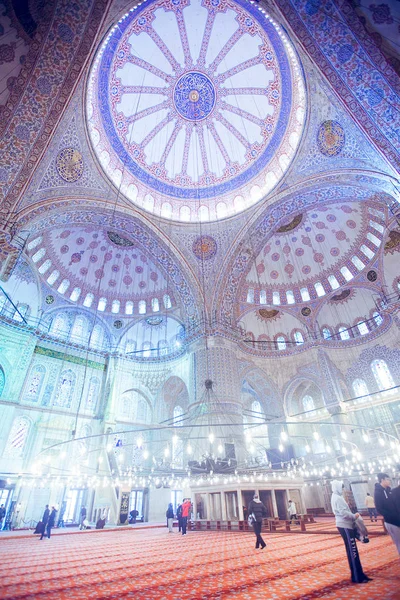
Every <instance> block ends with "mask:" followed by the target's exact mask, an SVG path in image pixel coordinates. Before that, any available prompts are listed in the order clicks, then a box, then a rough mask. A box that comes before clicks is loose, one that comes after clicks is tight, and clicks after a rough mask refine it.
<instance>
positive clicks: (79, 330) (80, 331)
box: [71, 315, 88, 343]
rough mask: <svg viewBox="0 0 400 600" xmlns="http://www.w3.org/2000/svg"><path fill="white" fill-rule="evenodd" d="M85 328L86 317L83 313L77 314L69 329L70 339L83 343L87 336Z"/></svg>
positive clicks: (86, 326) (86, 328) (86, 325)
mask: <svg viewBox="0 0 400 600" xmlns="http://www.w3.org/2000/svg"><path fill="white" fill-rule="evenodd" d="M87 330H88V322H87V319H86V318H85V317H84V316H83V315H77V316H76V317H75V321H74V324H73V326H72V330H71V340H72V341H73V342H80V343H83V342H84V341H85V340H86V338H87Z"/></svg>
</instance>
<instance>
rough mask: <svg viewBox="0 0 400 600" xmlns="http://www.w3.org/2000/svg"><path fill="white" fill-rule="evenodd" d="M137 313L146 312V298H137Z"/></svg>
mask: <svg viewBox="0 0 400 600" xmlns="http://www.w3.org/2000/svg"><path fill="white" fill-rule="evenodd" d="M138 307H139V315H145V314H146V300H139V304H138Z"/></svg>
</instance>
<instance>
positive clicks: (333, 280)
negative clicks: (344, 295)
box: [328, 275, 340, 290]
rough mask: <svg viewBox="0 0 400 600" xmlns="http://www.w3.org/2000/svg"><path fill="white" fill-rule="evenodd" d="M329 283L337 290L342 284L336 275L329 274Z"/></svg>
mask: <svg viewBox="0 0 400 600" xmlns="http://www.w3.org/2000/svg"><path fill="white" fill-rule="evenodd" d="M328 281H329V285H330V286H331V288H332V289H333V290H337V289H338V287H340V284H339V282H338V280H337V279H336V277H335V276H334V275H328Z"/></svg>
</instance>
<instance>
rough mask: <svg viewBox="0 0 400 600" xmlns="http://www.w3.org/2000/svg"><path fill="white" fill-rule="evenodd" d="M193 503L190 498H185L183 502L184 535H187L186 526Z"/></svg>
mask: <svg viewBox="0 0 400 600" xmlns="http://www.w3.org/2000/svg"><path fill="white" fill-rule="evenodd" d="M191 507H192V503H191V501H190V498H185V499H184V501H183V504H182V535H186V527H187V522H188V518H189V514H190V509H191Z"/></svg>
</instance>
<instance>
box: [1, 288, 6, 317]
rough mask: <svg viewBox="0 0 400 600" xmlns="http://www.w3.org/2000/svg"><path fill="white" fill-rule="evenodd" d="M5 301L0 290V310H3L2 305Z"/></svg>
mask: <svg viewBox="0 0 400 600" xmlns="http://www.w3.org/2000/svg"><path fill="white" fill-rule="evenodd" d="M6 302H7V298H6V297H5V295H4V294H3V292H2V291H1V290H0V312H1V311H2V310H3V307H4V305H5V303H6Z"/></svg>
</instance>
